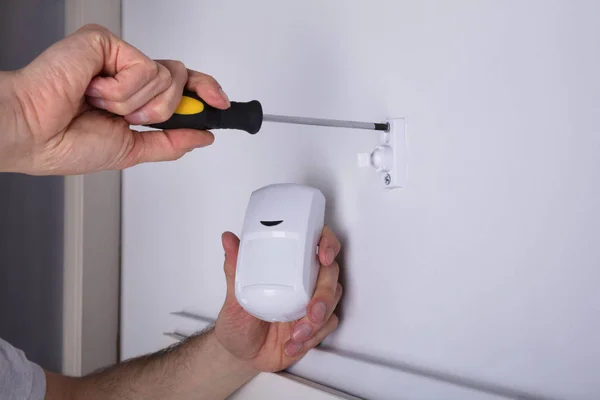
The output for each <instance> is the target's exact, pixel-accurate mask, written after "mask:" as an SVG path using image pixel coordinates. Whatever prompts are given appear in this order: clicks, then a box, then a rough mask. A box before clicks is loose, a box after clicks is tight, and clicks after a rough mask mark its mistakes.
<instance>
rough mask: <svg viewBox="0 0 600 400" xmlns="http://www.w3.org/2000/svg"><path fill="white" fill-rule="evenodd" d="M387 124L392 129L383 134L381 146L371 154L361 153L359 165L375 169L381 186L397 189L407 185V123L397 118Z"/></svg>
mask: <svg viewBox="0 0 600 400" xmlns="http://www.w3.org/2000/svg"><path fill="white" fill-rule="evenodd" d="M386 122H387V123H388V125H389V127H390V128H389V130H387V131H382V132H381V139H380V144H379V146H377V147H376V148H375V150H373V151H371V152H370V153H360V154H359V155H358V165H359V166H360V167H373V168H375V171H376V172H377V174H378V176H379V180H380V181H381V186H383V187H384V188H386V189H397V188H401V187H404V186H405V185H406V158H405V157H406V137H405V132H406V121H405V120H404V118H395V119H390V120H388V121H386Z"/></svg>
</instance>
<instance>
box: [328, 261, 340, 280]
mask: <svg viewBox="0 0 600 400" xmlns="http://www.w3.org/2000/svg"><path fill="white" fill-rule="evenodd" d="M327 268H329V269H330V272H331V275H332V276H335V278H336V280H337V277H338V275H339V274H340V265H339V264H338V262H337V261H334V262H333V264H331V265H330V266H329V267H327Z"/></svg>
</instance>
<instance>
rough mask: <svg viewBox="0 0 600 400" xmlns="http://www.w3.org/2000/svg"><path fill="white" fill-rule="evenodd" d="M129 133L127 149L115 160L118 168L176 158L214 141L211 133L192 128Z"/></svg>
mask: <svg viewBox="0 0 600 400" xmlns="http://www.w3.org/2000/svg"><path fill="white" fill-rule="evenodd" d="M130 134H131V140H130V145H129V146H128V147H129V149H128V151H126V152H124V153H122V155H121V157H120V159H117V160H116V164H117V167H118V168H120V169H122V168H128V167H131V166H133V165H137V164H141V163H146V162H157V161H172V160H177V159H179V158H181V157H183V155H184V154H186V153H187V152H189V151H192V150H193V149H196V148H200V147H206V146H210V145H211V144H212V143H213V141H214V136H213V134H212V133H210V132H206V131H196V130H192V129H175V130H165V131H147V132H138V131H130Z"/></svg>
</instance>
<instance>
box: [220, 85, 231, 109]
mask: <svg viewBox="0 0 600 400" xmlns="http://www.w3.org/2000/svg"><path fill="white" fill-rule="evenodd" d="M219 95H220V96H221V97H222V98H223V100H225V103H226V104H227V107H229V106H231V102H230V101H229V97H228V96H227V93H225V92H224V91H223V89H221V88H219Z"/></svg>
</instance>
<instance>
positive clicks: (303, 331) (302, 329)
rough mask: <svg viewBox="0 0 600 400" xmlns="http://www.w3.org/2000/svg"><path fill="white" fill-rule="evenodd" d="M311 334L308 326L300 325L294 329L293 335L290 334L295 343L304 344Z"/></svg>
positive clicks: (310, 328)
mask: <svg viewBox="0 0 600 400" xmlns="http://www.w3.org/2000/svg"><path fill="white" fill-rule="evenodd" d="M311 333H312V327H311V326H310V325H309V324H300V325H298V326H296V328H294V333H292V338H293V339H294V340H295V341H296V342H304V341H306V339H308V337H309V336H310V334H311Z"/></svg>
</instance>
